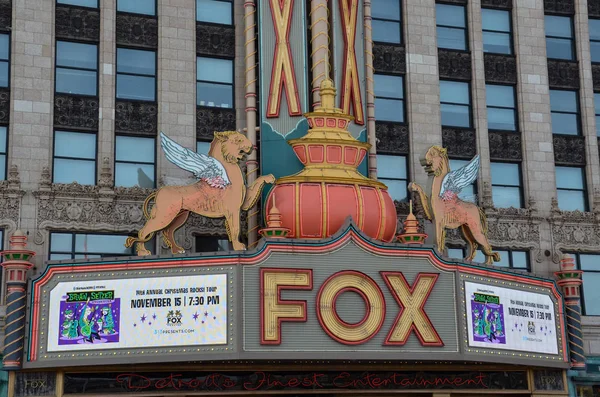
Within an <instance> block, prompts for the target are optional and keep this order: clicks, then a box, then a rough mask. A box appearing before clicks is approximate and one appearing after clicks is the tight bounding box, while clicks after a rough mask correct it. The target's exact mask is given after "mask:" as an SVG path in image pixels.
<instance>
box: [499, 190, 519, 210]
mask: <svg viewBox="0 0 600 397" xmlns="http://www.w3.org/2000/svg"><path fill="white" fill-rule="evenodd" d="M492 199H493V200H494V206H495V207H496V208H510V207H514V208H521V192H520V190H519V188H518V187H505V186H492Z"/></svg>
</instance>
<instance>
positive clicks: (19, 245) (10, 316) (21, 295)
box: [2, 230, 35, 371]
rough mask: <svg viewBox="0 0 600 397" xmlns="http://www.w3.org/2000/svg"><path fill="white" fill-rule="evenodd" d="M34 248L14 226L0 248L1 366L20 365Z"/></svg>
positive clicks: (17, 367)
mask: <svg viewBox="0 0 600 397" xmlns="http://www.w3.org/2000/svg"><path fill="white" fill-rule="evenodd" d="M34 255H35V252H33V251H30V250H27V236H25V234H24V233H23V232H22V231H20V230H17V231H16V232H15V233H14V234H13V235H12V236H11V237H10V249H8V250H5V251H2V256H3V257H4V262H3V263H2V267H3V268H4V269H5V272H4V274H5V276H4V279H5V280H6V328H5V331H4V332H5V335H4V357H3V358H2V364H3V366H4V370H7V371H15V370H19V369H21V364H22V357H23V338H24V336H25V299H26V297H27V292H26V284H27V271H28V270H29V269H31V268H32V267H33V263H31V262H30V261H31V258H32V257H33V256H34Z"/></svg>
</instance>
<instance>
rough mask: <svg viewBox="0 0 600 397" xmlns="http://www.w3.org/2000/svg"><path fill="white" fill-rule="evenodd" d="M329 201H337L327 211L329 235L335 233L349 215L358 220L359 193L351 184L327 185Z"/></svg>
mask: <svg viewBox="0 0 600 397" xmlns="http://www.w3.org/2000/svg"><path fill="white" fill-rule="evenodd" d="M325 189H326V191H327V202H330V203H335V205H330V206H329V211H328V213H327V235H329V236H331V235H333V234H335V233H336V232H337V231H338V230H340V227H342V225H343V224H344V221H345V220H346V217H348V215H351V216H352V219H356V220H357V221H358V203H359V201H358V194H357V191H356V189H355V188H354V186H351V185H345V186H344V185H327V186H326V188H325Z"/></svg>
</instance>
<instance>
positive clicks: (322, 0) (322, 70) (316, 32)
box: [310, 0, 331, 109]
mask: <svg viewBox="0 0 600 397" xmlns="http://www.w3.org/2000/svg"><path fill="white" fill-rule="evenodd" d="M310 32H311V40H310V41H311V43H312V51H311V53H310V56H311V59H312V66H311V70H312V94H313V109H316V108H317V107H319V106H321V94H320V87H321V82H322V81H323V80H324V79H326V78H329V73H330V72H331V70H330V68H331V65H330V61H329V8H328V7H327V0H311V2H310Z"/></svg>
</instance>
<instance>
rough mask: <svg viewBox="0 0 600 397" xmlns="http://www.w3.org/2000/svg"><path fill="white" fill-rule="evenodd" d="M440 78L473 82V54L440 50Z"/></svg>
mask: <svg viewBox="0 0 600 397" xmlns="http://www.w3.org/2000/svg"><path fill="white" fill-rule="evenodd" d="M438 65H439V69H440V77H443V78H451V79H461V80H471V54H470V53H469V52H464V51H453V50H442V49H439V50H438Z"/></svg>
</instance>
